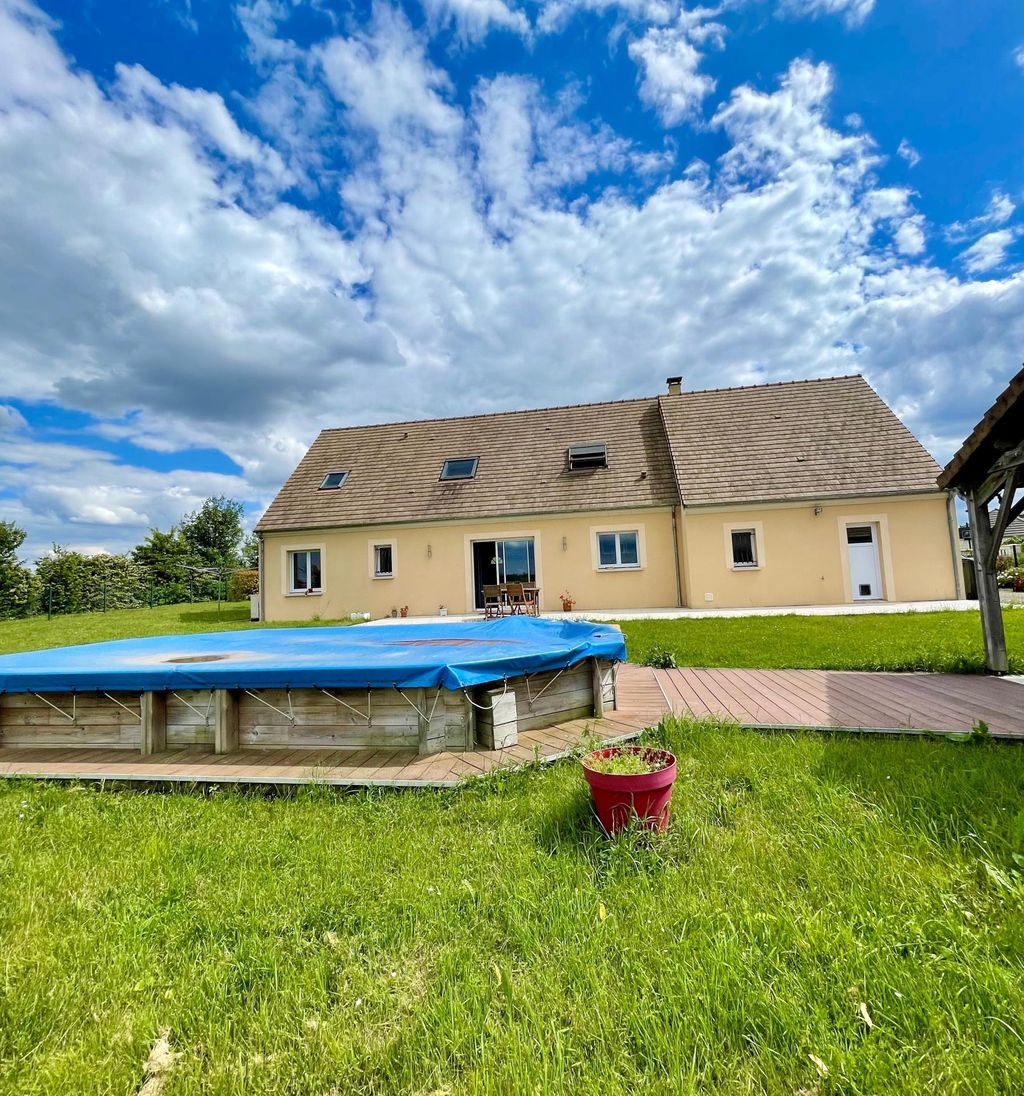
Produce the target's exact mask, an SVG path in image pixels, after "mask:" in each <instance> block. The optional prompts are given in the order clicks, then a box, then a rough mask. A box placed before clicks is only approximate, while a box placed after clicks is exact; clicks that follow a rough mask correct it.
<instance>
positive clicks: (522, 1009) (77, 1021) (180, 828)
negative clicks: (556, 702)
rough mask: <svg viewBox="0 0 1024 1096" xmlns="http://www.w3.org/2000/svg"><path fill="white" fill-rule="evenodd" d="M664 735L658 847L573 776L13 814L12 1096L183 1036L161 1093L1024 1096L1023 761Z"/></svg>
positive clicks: (4, 972)
mask: <svg viewBox="0 0 1024 1096" xmlns="http://www.w3.org/2000/svg"><path fill="white" fill-rule="evenodd" d="M656 737H657V740H658V741H661V742H664V743H666V744H667V745H669V746H670V747H671V748H672V749H674V750H675V751H676V753H677V755H678V757H679V770H680V775H679V781H678V784H677V786H676V791H675V805H676V809H675V814H674V817H673V821H672V825H671V828H670V831H669V833H668V835H667V836H666V837H665V838H664V839H662V840H657V839H654V840H651V841H644V840H637V839H635V838H633V837H631V836H630V835H627V836H625V837H624V838H622V839H620V840H617V841H615V842H605V841H604V840H602V839H600V838H599V837H598V836H597V835H596V834H595V831H594V828H593V826H592V824H591V822H590V818H589V814H588V808H587V798H586V791H585V786H584V783H583V781H582V778H581V776H580V774H579V772H578V769H577V767H576V766H575V765H574V764H573V763H571V762H568V763H563V764H560V765H557V766H554V767H547V768H543V769H532V770H529V771H525V772H520V773H516V774H511V775H505V776H502V777H500V778H496V779H491V780H488V781H481V782H477V783H476V784H474V785H472V786H469V787H466V788H464V789H460V790H455V791H451V792H425V793H389V794H370V793H353V794H337V793H333V792H329V791H326V790H324V789H317V788H313V789H308V790H306V791H304V792H302V793H300V794H298V795H297V796H295V797H292V798H281V797H278V798H273V797H270V798H268V797H263V796H261V795H257V794H251V795H246V796H242V795H236V794H232V793H228V792H223V791H222V792H220V793H216V794H209V795H201V794H199V793H194V794H188V793H177V794H157V793H149V794H143V793H140V792H130V791H116V792H114V791H100V790H97V789H93V788H85V787H63V786H56V785H50V786H47V785H43V784H31V783H21V784H4V785H2V786H0V893H2V895H3V900H2V902H0V956H2V962H0V1090H2V1091H3V1092H10V1093H18V1094H20V1096H33V1094H44V1093H45V1094H52V1093H58V1092H60V1093H63V1092H74V1093H76V1094H78V1093H95V1094H97V1096H99V1094H104V1096H106V1094H108V1093H133V1092H136V1091H137V1090H138V1088H139V1086H140V1084H141V1083H142V1081H143V1076H144V1074H143V1069H142V1063H143V1061H144V1060H145V1059H146V1056H147V1054H148V1052H149V1050H150V1047H151V1046H152V1044H153V1043H154V1041H155V1040H156V1039H157V1038H158V1036H159V1035H160V1033H161V1032H162V1031H164V1030H167V1031H168V1033H169V1039H170V1046H171V1050H172V1052H174V1053H178V1054H180V1055H181V1057H180V1058H179V1059H177V1061H176V1064H175V1065H174V1066H173V1068H172V1069H171V1070H170V1071H169V1073H167V1074H166V1075H163V1076H164V1079H165V1080H166V1082H167V1086H166V1089H165V1094H166V1096H186V1094H192V1093H197V1094H198V1093H204V1094H208V1093H218V1094H220V1093H236V1094H239V1096H241V1094H245V1096H258V1094H261V1093H267V1094H270V1093H274V1094H280V1093H291V1094H296V1096H298V1094H302V1096H306V1094H325V1096H326V1094H329V1093H333V1094H349V1093H354V1094H362V1093H365V1094H394V1093H416V1094H423V1096H426V1094H441V1093H444V1094H450V1096H459V1094H463V1093H494V1094H500V1096H506V1094H512V1093H528V1094H534V1093H536V1094H540V1096H548V1094H560V1093H581V1094H594V1096H597V1094H601V1096H604V1094H607V1093H619V1092H623V1093H625V1092H643V1093H650V1094H653V1096H660V1094H665V1096H668V1094H669V1093H672V1094H678V1093H698V1092H699V1093H730V1094H733V1093H735V1094H740V1093H742V1094H750V1093H764V1094H776V1093H787V1094H794V1093H797V1092H803V1093H816V1094H820V1096H826V1094H828V1093H844V1094H853V1093H864V1094H872V1096H884V1094H893V1096H906V1094H908V1093H922V1092H934V1093H942V1094H943V1096H947V1094H950V1093H970V1094H971V1096H979V1094H987V1093H992V1094H996V1093H1012V1092H1021V1091H1024V1023H1022V1007H1021V1001H1022V999H1024V878H1022V876H1021V874H1020V873H1019V871H1018V870H1017V865H1018V864H1019V863H1020V861H1015V860H1014V854H1015V853H1017V854H1020V853H1022V852H1024V812H1022V794H1024V750H1022V749H1021V748H1020V747H1017V746H1008V745H1005V744H994V743H979V744H969V745H968V744H954V743H949V742H938V741H931V740H927V739H921V740H910V739H908V740H876V739H856V738H844V737H841V736H835V735H815V734H810V733H807V734H775V735H771V736H759V735H757V734H754V733H751V732H741V731H738V730H735V729H732V728H723V727H715V726H713V725H685V724H674V725H673V726H672V727H670V728H668V729H666V730H665V731H664V732H662V733H661V734H660V735H659V736H656ZM869 1019H870V1025H869V1023H868V1020H869ZM816 1061H820V1063H821V1065H820V1066H819V1065H817V1064H816ZM825 1071H827V1076H822V1074H823V1073H824V1072H825Z"/></svg>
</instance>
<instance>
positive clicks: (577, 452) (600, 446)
mask: <svg viewBox="0 0 1024 1096" xmlns="http://www.w3.org/2000/svg"><path fill="white" fill-rule="evenodd" d="M607 467H608V446H607V445H605V443H604V442H603V441H595V442H590V443H588V444H587V445H570V446H569V471H570V472H588V471H590V470H591V469H594V468H607Z"/></svg>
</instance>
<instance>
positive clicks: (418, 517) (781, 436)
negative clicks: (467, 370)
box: [256, 376, 959, 620]
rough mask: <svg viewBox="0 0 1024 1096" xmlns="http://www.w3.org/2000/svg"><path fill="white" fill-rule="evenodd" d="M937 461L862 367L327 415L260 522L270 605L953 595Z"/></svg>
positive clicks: (623, 605)
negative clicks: (625, 391)
mask: <svg viewBox="0 0 1024 1096" xmlns="http://www.w3.org/2000/svg"><path fill="white" fill-rule="evenodd" d="M938 471H939V467H938V465H937V464H936V463H935V461H934V460H932V458H931V457H930V456H929V455H928V453H927V452H926V451H925V449H924V448H923V447H922V446H921V444H920V443H919V442H918V441H917V440H916V439H915V438H914V436H913V435H912V434H911V433H910V431H909V430H907V428H906V427H905V426H904V425H903V423H902V422H900V420H899V419H898V418H897V417H896V416H895V415H894V414H893V413H892V411H890V410H889V408H888V407H887V406H886V405H885V404H884V403H883V402H882V400H881V399H880V398H879V397H878V395H877V394H876V393H875V392H874V391H873V390H872V389H871V387H870V386H869V385H868V384H867V383H866V382H865V381H864V379H863V378H861V377H859V376H853V377H836V378H830V379H826V380H811V381H793V382H786V383H781V384H767V385H757V386H754V387H749V388H723V389H717V390H712V391H704V392H683V391H681V386H680V383H679V380H678V378H670V381H669V390H668V394H666V395H663V396H658V397H652V398H648V399H633V400H620V401H616V402H612V403H594V404H582V405H579V406H571V407H553V408H546V409H543V410H536V411H513V412H507V413H501V414H492V415H474V416H470V417H467V418H455V419H431V420H426V421H418V422H402V423H392V424H387V425H382V426H356V427H347V428H344V429H339V430H325V431H323V432H322V433H321V434H320V436H319V437H318V438H317V439H316V441H315V442H314V443H313V445H312V447H311V448H310V450H309V452H308V453H307V454H306V456H305V457H304V458H303V460H302V462H301V464H300V465H299V466H298V468H297V469H296V470H295V472H294V473H293V474H292V476H291V477H290V478H289V480H288V482H287V483H286V484H285V485H284V487H283V488H282V489H281V491H280V493H279V494H278V496H277V498H275V499H274V501H273V503H272V504H271V505H270V507H269V509H268V510H267V512H266V514H265V515H264V516H263V518H262V519H261V521H260V522H259V524H258V525H257V527H256V528H257V532H258V533H259V534H260V537H261V541H262V555H261V583H260V587H261V591H262V599H263V612H264V615H265V618H266V619H268V620H305V619H309V618H310V617H313V616H319V617H322V618H323V619H325V620H326V619H332V618H337V617H342V616H345V615H347V614H349V613H358V612H368V613H370V614H371V615H372V616H374V617H381V616H388V615H390V614H391V612H392V610H396V611H400V610H401V609H402V608H403V607H406V606H407V607H408V610H409V614H410V615H411V616H420V615H435V614H437V613H438V610H439V609H440V607H442V606H444V607H445V608H446V609H447V610H448V612H449V613H453V614H455V613H465V612H471V611H472V610H473V609H474V608H479V607H480V606H481V605H482V587H483V586H484V585H485V584H490V583H494V582H501V581H506V580H507V581H517V580H519V579H525V580H530V581H535V582H536V583H537V584H538V585H539V586H540V588H541V597H542V607H543V608H544V609H545V610H548V611H551V610H557V609H559V608H560V607H561V602H560V600H559V595H560V594H561V593H563V592H568V593H569V594H571V595H572V597H573V598H574V599H575V601H576V608H577V611H586V610H587V609H646V608H659V607H660V608H664V607H674V606H693V607H695V608H702V609H703V608H728V607H740V606H743V607H745V606H770V605H816V604H835V603H842V602H849V601H860V600H888V601H917V600H926V599H937V598H954V597H957V596H958V595H959V588H958V582H959V580H958V573H959V550H958V545H957V540H956V525H955V523H954V513H953V508H952V500H951V496H950V494H949V493H948V492H946V491H941V490H939V489H938V487H937V486H936V475H937V474H938Z"/></svg>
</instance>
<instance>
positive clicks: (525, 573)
mask: <svg viewBox="0 0 1024 1096" xmlns="http://www.w3.org/2000/svg"><path fill="white" fill-rule="evenodd" d="M536 581H537V564H536V558H535V555H534V547H533V537H516V538H514V539H511V540H475V541H473V590H474V594H475V602H476V607H477V608H478V609H482V608H483V607H484V586H493V585H495V584H499V585H500V584H501V583H503V582H536Z"/></svg>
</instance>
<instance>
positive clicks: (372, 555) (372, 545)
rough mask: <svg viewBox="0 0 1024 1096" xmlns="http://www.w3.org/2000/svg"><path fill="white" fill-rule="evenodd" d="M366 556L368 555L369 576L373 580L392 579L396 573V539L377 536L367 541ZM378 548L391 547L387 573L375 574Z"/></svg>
mask: <svg viewBox="0 0 1024 1096" xmlns="http://www.w3.org/2000/svg"><path fill="white" fill-rule="evenodd" d="M367 548H368V557H369V569H370V578H372V579H374V580H375V581H385V580H387V579H392V578H394V577H395V575H397V574H398V541H396V540H385V539H384V538H379V539H375V540H371V541H368V542H367ZM378 548H390V549H391V573H390V574H387V575H378V574H377V549H378Z"/></svg>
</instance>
